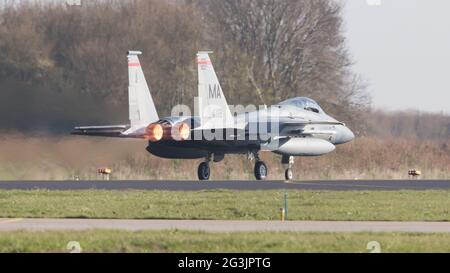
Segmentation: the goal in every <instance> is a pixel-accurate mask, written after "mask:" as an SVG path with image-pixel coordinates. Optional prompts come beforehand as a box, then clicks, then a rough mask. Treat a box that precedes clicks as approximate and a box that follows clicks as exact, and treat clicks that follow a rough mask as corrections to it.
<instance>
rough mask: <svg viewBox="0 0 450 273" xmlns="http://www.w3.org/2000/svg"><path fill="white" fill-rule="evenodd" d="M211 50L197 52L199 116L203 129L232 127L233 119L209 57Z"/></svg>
mask: <svg viewBox="0 0 450 273" xmlns="http://www.w3.org/2000/svg"><path fill="white" fill-rule="evenodd" d="M209 53H211V52H198V54H197V64H198V93H199V94H198V97H199V101H198V104H199V116H200V123H201V127H202V128H203V129H220V128H233V127H234V119H233V116H232V115H231V112H230V109H229V108H228V103H227V101H226V99H225V96H224V94H223V91H222V87H221V86H220V83H219V80H218V79H217V75H216V73H215V71H214V67H213V66H212V63H211V59H210V58H209V55H208V54H209Z"/></svg>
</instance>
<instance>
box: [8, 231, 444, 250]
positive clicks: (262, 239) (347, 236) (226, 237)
mask: <svg viewBox="0 0 450 273" xmlns="http://www.w3.org/2000/svg"><path fill="white" fill-rule="evenodd" d="M71 241H77V242H79V243H80V246H81V248H82V251H83V252H189V253H191V252H194V253H195V252H357V253H364V252H369V250H367V244H368V243H369V242H371V241H377V242H379V243H380V246H381V252H450V234H414V233H375V234H369V233H354V234H351V233H274V232H272V233H267V232H266V233H232V234H231V233H204V232H187V231H178V230H171V231H145V232H126V231H84V232H9V233H0V252H69V251H68V250H67V245H68V243H69V242H71Z"/></svg>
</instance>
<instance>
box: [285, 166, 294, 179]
mask: <svg viewBox="0 0 450 273" xmlns="http://www.w3.org/2000/svg"><path fill="white" fill-rule="evenodd" d="M293 177H294V173H293V172H292V169H290V168H289V169H286V172H285V173H284V178H286V181H292V178H293Z"/></svg>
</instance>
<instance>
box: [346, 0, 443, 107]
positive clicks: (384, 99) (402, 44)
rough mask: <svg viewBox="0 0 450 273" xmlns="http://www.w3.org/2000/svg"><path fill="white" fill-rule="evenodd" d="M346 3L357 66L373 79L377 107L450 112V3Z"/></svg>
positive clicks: (398, 0) (396, 0) (351, 0)
mask: <svg viewBox="0 0 450 273" xmlns="http://www.w3.org/2000/svg"><path fill="white" fill-rule="evenodd" d="M340 1H345V3H346V4H345V13H344V17H345V27H346V36H347V39H348V40H347V44H348V46H349V49H350V52H351V54H352V57H353V60H354V61H355V62H356V65H355V70H356V72H358V73H360V74H361V75H362V76H363V77H364V78H365V79H366V80H368V82H369V84H370V86H369V90H370V93H371V95H372V99H373V105H374V106H375V107H376V108H381V109H389V110H402V109H419V110H423V111H433V112H440V111H444V112H446V113H450V15H449V14H450V1H448V0H340ZM371 2H372V3H376V2H380V3H381V4H380V5H370V4H369V3H371Z"/></svg>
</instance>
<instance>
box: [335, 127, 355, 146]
mask: <svg viewBox="0 0 450 273" xmlns="http://www.w3.org/2000/svg"><path fill="white" fill-rule="evenodd" d="M353 139H355V134H354V133H353V132H352V130H350V129H349V128H348V127H346V126H343V127H342V128H341V130H339V133H338V139H337V141H338V143H339V144H344V143H347V142H350V141H352V140H353Z"/></svg>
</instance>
